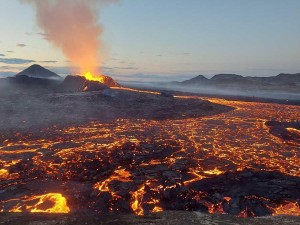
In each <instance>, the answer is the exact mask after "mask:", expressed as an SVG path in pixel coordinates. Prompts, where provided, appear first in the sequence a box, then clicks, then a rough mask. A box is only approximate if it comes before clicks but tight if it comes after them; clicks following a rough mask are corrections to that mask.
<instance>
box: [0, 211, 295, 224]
mask: <svg viewBox="0 0 300 225" xmlns="http://www.w3.org/2000/svg"><path fill="white" fill-rule="evenodd" d="M0 221H1V222H0V223H1V224H4V225H15V224H22V225H84V224H86V225H283V224H285V225H299V224H300V219H299V218H297V217H287V216H278V217H262V218H248V219H244V218H236V217H231V216H226V215H208V214H202V213H197V212H182V211H181V212H180V211H166V212H161V213H154V214H151V215H148V216H144V217H137V216H134V215H130V214H108V215H105V216H99V215H95V214H81V215H78V214H75V215H74V214H70V215H51V214H0Z"/></svg>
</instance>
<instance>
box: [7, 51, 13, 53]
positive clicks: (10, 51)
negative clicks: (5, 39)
mask: <svg viewBox="0 0 300 225" xmlns="http://www.w3.org/2000/svg"><path fill="white" fill-rule="evenodd" d="M6 52H9V53H13V52H14V51H6Z"/></svg>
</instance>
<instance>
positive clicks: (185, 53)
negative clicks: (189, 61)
mask: <svg viewBox="0 0 300 225" xmlns="http://www.w3.org/2000/svg"><path fill="white" fill-rule="evenodd" d="M190 54H191V53H190V52H183V53H180V54H179V55H190Z"/></svg>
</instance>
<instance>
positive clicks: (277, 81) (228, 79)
mask: <svg viewBox="0 0 300 225" xmlns="http://www.w3.org/2000/svg"><path fill="white" fill-rule="evenodd" d="M177 84H180V85H193V86H195V85H204V84H206V85H222V84H227V85H228V84H229V85H230V84H241V85H296V86H297V85H299V84H300V73H296V74H285V73H281V74H279V75H277V76H272V77H243V76H242V75H237V74H217V75H215V76H213V77H212V78H211V79H208V78H206V77H204V76H203V75H199V76H197V77H194V78H192V79H190V80H186V81H182V82H178V83H177Z"/></svg>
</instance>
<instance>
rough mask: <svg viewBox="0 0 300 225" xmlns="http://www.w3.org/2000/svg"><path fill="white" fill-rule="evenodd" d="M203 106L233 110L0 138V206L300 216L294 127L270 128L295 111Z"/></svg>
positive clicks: (296, 115) (295, 116)
mask: <svg viewBox="0 0 300 225" xmlns="http://www.w3.org/2000/svg"><path fill="white" fill-rule="evenodd" d="M127 91H128V90H127ZM177 97H178V98H191V97H190V96H186V97H184V96H177ZM194 98H196V99H197V98H198V97H194ZM207 100H209V101H211V102H214V103H218V104H223V105H227V106H231V107H234V108H235V110H232V111H230V112H227V113H223V114H219V115H213V116H207V117H201V118H185V119H177V120H171V119H168V120H160V121H157V120H146V119H119V120H115V121H112V122H92V123H89V124H84V125H81V126H78V127H65V128H63V129H59V128H55V127H54V128H49V129H46V130H43V131H41V132H38V133H14V136H8V135H5V134H2V135H1V140H2V142H1V143H2V144H1V146H0V154H1V159H0V187H1V192H0V200H1V203H0V210H1V211H2V212H20V211H22V212H23V211H29V212H47V213H53V212H57V213H68V212H80V211H87V210H90V211H93V212H99V213H108V212H133V213H135V214H137V215H144V214H147V213H151V212H159V211H163V210H191V211H203V212H208V213H224V214H225V213H226V214H232V215H235V216H242V217H251V216H262V215H281V214H286V215H298V216H299V214H300V208H299V202H300V191H299V187H300V152H299V147H300V144H299V141H298V137H297V138H294V139H293V137H296V136H295V135H298V134H299V130H297V129H296V128H294V127H293V128H291V127H287V129H285V128H282V127H280V129H279V131H283V130H284V132H290V133H291V134H290V136H288V137H289V139H284V137H283V136H282V137H281V136H280V135H279V134H278V132H279V131H278V132H277V131H276V132H277V133H276V132H273V130H272V129H274V128H272V127H271V125H272V124H271V125H269V123H268V121H272V120H276V121H281V122H287V123H291V122H293V123H294V122H295V121H299V120H300V110H299V106H290V105H279V104H271V103H254V102H252V103H250V102H241V101H229V100H222V99H218V98H210V99H207ZM278 126H279V125H278ZM280 126H281V125H280ZM282 126H283V125H282ZM287 126H288V125H287ZM275 127H276V126H275ZM274 134H276V135H274ZM277 134H278V135H277ZM14 190H17V191H14ZM49 193H52V194H49ZM60 193H64V194H63V195H62V194H60ZM28 196H29V197H28ZM49 202H50V203H49Z"/></svg>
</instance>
